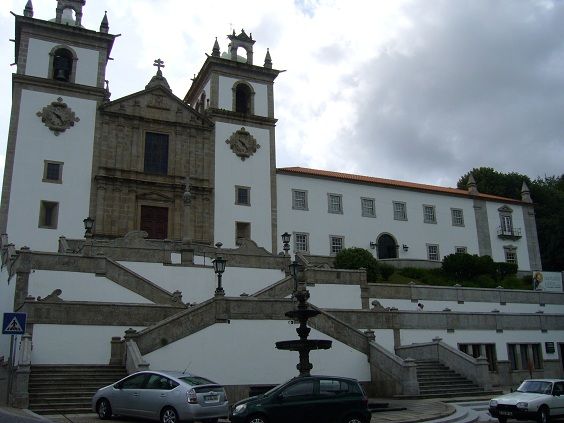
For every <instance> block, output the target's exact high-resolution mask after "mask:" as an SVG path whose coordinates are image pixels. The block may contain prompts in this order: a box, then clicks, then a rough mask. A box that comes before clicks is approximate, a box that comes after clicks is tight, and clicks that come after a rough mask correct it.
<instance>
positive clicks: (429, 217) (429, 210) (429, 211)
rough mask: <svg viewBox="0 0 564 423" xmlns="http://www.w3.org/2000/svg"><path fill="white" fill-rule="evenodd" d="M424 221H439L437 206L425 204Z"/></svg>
mask: <svg viewBox="0 0 564 423" xmlns="http://www.w3.org/2000/svg"><path fill="white" fill-rule="evenodd" d="M423 222H425V223H437V216H436V214H435V206H427V205H423Z"/></svg>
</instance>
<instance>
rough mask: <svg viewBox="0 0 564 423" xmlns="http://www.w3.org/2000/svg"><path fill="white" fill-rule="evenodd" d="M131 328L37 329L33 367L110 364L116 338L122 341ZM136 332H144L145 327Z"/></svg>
mask: <svg viewBox="0 0 564 423" xmlns="http://www.w3.org/2000/svg"><path fill="white" fill-rule="evenodd" d="M127 329H129V326H94V325H92V326H90V325H88V326H87V325H42V324H39V325H38V324H36V325H34V326H33V350H32V352H31V362H32V363H33V364H108V363H109V362H110V356H111V340H112V337H113V336H119V337H122V338H123V336H124V334H125V331H126V330H127ZM133 329H135V330H137V331H140V330H143V329H145V327H142V326H135V327H133Z"/></svg>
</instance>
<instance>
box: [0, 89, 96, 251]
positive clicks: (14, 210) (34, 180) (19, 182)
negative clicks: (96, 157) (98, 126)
mask: <svg viewBox="0 0 564 423" xmlns="http://www.w3.org/2000/svg"><path fill="white" fill-rule="evenodd" d="M57 97H58V96H57V95H53V94H45V93H41V92H35V91H23V92H22V99H21V111H20V115H19V118H20V120H19V122H18V135H17V143H16V151H15V158H14V170H13V178H12V185H11V188H10V196H11V198H10V208H9V213H8V225H7V227H8V228H9V234H8V235H9V237H10V241H11V242H13V243H14V244H15V245H16V247H17V248H19V247H21V246H24V245H27V246H29V247H30V248H31V249H32V250H44V251H56V250H57V248H58V238H59V236H61V235H65V236H67V237H69V238H82V237H83V235H84V226H83V223H82V220H83V219H84V218H85V217H86V216H88V213H89V209H88V207H89V202H90V191H89V190H88V189H84V187H89V186H90V173H91V172H90V170H91V168H92V148H93V147H92V144H93V138H94V121H95V118H94V117H95V114H96V102H94V101H90V100H82V99H78V98H73V97H69V96H64V97H63V101H64V102H65V103H67V104H68V106H69V107H70V108H71V109H72V110H73V111H74V112H75V114H76V116H77V117H79V118H80V122H77V123H75V126H74V127H71V128H70V129H68V130H67V131H65V132H63V133H61V134H59V135H58V136H55V135H54V133H53V132H52V131H51V130H49V129H48V128H47V127H46V126H45V125H44V124H43V122H41V118H40V117H38V116H36V113H37V112H39V111H41V110H42V109H43V107H45V106H47V105H48V104H51V103H52V102H53V101H57ZM45 160H50V161H57V162H63V163H64V164H63V171H62V181H63V182H62V183H60V184H59V183H46V182H42V179H43V169H44V161H45ZM42 200H44V201H53V202H58V203H59V210H58V224H57V228H56V229H45V228H38V224H39V212H40V202H41V201H42Z"/></svg>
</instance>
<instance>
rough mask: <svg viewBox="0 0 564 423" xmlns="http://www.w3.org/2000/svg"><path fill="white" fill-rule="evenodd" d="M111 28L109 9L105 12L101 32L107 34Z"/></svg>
mask: <svg viewBox="0 0 564 423" xmlns="http://www.w3.org/2000/svg"><path fill="white" fill-rule="evenodd" d="M109 30H110V25H109V24H108V11H107V10H106V11H105V12H104V17H103V18H102V23H100V32H103V33H104V34H107V33H108V31H109Z"/></svg>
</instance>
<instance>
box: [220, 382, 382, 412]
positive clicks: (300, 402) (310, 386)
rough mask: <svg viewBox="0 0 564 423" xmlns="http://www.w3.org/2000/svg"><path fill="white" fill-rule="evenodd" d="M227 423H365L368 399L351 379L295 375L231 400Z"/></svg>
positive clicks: (358, 385)
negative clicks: (265, 388)
mask: <svg viewBox="0 0 564 423" xmlns="http://www.w3.org/2000/svg"><path fill="white" fill-rule="evenodd" d="M229 418H230V421H231V423H288V422H292V423H300V422H303V423H306V422H307V423H368V422H370V418H371V413H370V411H369V410H368V398H367V396H366V394H365V393H364V390H363V389H362V387H361V386H360V383H358V381H357V380H355V379H349V378H343V377H337V376H299V377H296V378H294V379H291V380H289V381H288V382H286V383H283V384H282V385H278V386H276V387H275V388H273V389H271V390H270V391H268V392H266V393H265V394H263V395H258V396H256V397H250V398H247V399H245V400H242V401H239V402H237V403H235V404H234V405H233V406H232V407H231V412H230V415H229Z"/></svg>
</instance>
